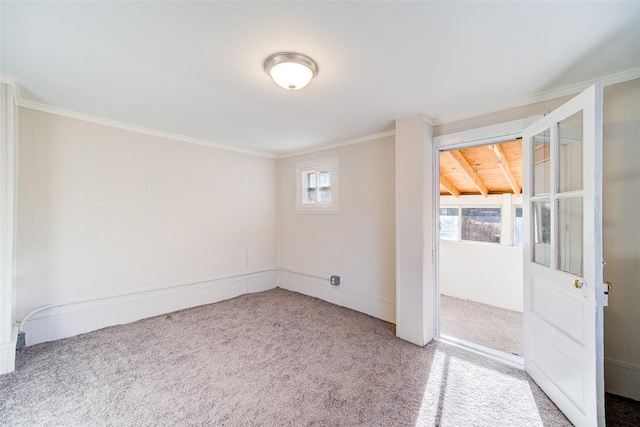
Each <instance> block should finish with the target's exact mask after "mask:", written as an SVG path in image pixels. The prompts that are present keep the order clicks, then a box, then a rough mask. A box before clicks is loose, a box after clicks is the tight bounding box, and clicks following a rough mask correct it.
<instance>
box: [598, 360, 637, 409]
mask: <svg viewBox="0 0 640 427" xmlns="http://www.w3.org/2000/svg"><path fill="white" fill-rule="evenodd" d="M604 388H605V390H606V391H607V392H608V393H611V394H615V395H617V396H623V397H628V398H629V399H633V400H638V401H640V365H636V364H633V363H628V362H623V361H621V360H616V359H612V358H609V357H606V358H605V359H604Z"/></svg>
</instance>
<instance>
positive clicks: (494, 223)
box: [462, 208, 500, 243]
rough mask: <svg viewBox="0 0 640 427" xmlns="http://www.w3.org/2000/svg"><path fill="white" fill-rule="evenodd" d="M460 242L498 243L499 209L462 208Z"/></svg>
mask: <svg viewBox="0 0 640 427" xmlns="http://www.w3.org/2000/svg"><path fill="white" fill-rule="evenodd" d="M462 240H473V241H476V242H493V243H499V242H500V208H462Z"/></svg>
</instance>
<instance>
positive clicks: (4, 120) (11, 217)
mask: <svg viewBox="0 0 640 427" xmlns="http://www.w3.org/2000/svg"><path fill="white" fill-rule="evenodd" d="M0 77H1V76H0ZM0 114H2V117H0V124H1V126H0V375H1V374H6V373H9V372H12V371H13V370H14V369H15V355H16V341H17V336H18V328H17V326H16V325H15V323H14V312H15V286H14V268H15V267H14V265H15V262H14V261H15V258H14V248H15V235H16V234H15V217H16V193H17V190H16V184H17V143H16V139H17V130H16V125H17V107H16V93H15V82H13V81H10V80H8V79H5V78H0Z"/></svg>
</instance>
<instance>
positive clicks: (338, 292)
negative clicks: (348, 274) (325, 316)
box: [278, 271, 396, 323]
mask: <svg viewBox="0 0 640 427" xmlns="http://www.w3.org/2000/svg"><path fill="white" fill-rule="evenodd" d="M278 275H279V277H278V286H279V287H281V288H283V289H287V290H290V291H294V292H299V293H301V294H304V295H309V296H312V297H316V298H320V299H322V300H324V301H327V302H330V303H332V304H336V305H340V306H343V307H347V308H350V309H353V310H356V311H359V312H361V313H365V314H368V315H369V316H373V317H376V318H378V319H382V320H384V321H387V322H391V323H395V322H396V304H395V301H393V300H390V299H387V298H383V297H378V296H375V295H370V294H366V293H364V292H358V291H354V290H350V289H348V288H346V287H344V286H343V285H340V286H332V285H330V284H329V282H328V281H327V280H326V279H325V280H321V279H317V278H313V277H310V276H307V275H305V274H300V273H294V272H291V271H280V272H279V273H278Z"/></svg>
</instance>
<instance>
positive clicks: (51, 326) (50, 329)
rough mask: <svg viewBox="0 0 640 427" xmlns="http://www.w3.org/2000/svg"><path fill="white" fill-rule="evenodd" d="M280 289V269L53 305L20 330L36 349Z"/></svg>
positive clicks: (32, 316) (37, 312) (26, 320)
mask: <svg viewBox="0 0 640 427" xmlns="http://www.w3.org/2000/svg"><path fill="white" fill-rule="evenodd" d="M276 286H277V269H275V268H274V269H270V270H264V271H260V272H255V273H246V274H240V275H236V276H230V277H225V278H220V279H212V280H207V281H202V282H197V283H189V284H184V285H177V286H171V287H166V288H161V289H148V290H143V291H138V292H133V293H129V294H120V295H111V296H103V297H97V298H92V299H85V300H80V301H71V302H65V303H60V304H52V305H50V306H47V307H43V308H42V309H38V310H34V311H33V312H31V313H30V315H29V316H26V318H24V320H23V322H22V323H21V324H20V328H21V329H24V332H25V334H26V335H25V338H26V340H27V344H28V345H33V344H37V343H40V342H45V341H52V340H57V339H61V338H66V337H70V336H74V335H78V334H81V333H85V332H90V331H94V330H97V329H100V328H104V327H107V326H112V325H118V324H123V323H129V322H133V321H136V320H140V319H143V318H148V317H153V316H158V315H162V314H165V313H170V312H173V311H176V310H182V309H186V308H190V307H195V306H200V305H204V304H211V303H215V302H219V301H222V300H225V299H229V298H234V297H237V296H240V295H243V294H247V293H253V292H260V291H264V290H268V289H273V288H275V287H276ZM14 349H15V343H14Z"/></svg>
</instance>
